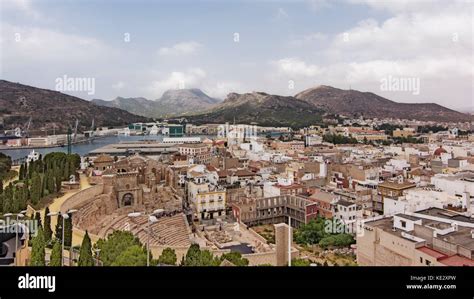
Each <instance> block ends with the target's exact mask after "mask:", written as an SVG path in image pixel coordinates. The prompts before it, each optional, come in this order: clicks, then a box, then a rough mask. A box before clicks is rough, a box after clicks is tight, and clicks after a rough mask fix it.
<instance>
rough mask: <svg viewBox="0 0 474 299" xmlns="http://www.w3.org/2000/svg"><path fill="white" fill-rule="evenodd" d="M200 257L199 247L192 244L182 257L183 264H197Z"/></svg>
mask: <svg viewBox="0 0 474 299" xmlns="http://www.w3.org/2000/svg"><path fill="white" fill-rule="evenodd" d="M200 259H201V249H199V244H192V245H191V246H190V247H189V248H188V251H187V252H186V257H185V258H184V266H199V264H200Z"/></svg>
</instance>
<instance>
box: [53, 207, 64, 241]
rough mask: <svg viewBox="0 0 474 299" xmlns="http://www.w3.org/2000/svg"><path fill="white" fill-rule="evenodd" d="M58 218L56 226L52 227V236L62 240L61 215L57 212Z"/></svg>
mask: <svg viewBox="0 0 474 299" xmlns="http://www.w3.org/2000/svg"><path fill="white" fill-rule="evenodd" d="M57 217H58V220H57V222H56V227H55V229H54V236H55V237H56V239H57V240H60V241H61V242H62V240H63V216H62V215H61V214H59V215H58V216H57Z"/></svg>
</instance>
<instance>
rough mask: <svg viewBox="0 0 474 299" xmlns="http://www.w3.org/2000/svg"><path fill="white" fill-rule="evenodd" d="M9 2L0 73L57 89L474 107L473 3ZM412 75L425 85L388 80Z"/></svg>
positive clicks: (111, 94)
mask: <svg viewBox="0 0 474 299" xmlns="http://www.w3.org/2000/svg"><path fill="white" fill-rule="evenodd" d="M0 3H1V4H0V5H1V21H0V25H1V39H0V50H1V56H0V62H1V78H2V79H6V80H9V81H15V82H20V83H24V84H29V85H33V86H37V87H42V88H49V89H55V85H56V82H55V80H56V78H58V77H63V76H64V75H66V76H68V77H87V78H94V80H95V94H92V95H89V94H88V93H87V91H77V92H67V93H69V94H73V95H76V96H79V97H82V98H85V99H92V98H102V99H112V98H115V97H116V96H124V97H138V96H144V97H147V98H150V99H156V98H158V97H160V96H161V94H162V93H163V92H164V91H165V90H167V89H174V88H180V87H185V88H191V87H197V88H201V89H202V90H203V91H205V92H206V93H208V94H210V95H211V96H215V97H220V98H224V97H225V95H226V94H227V93H228V92H231V91H235V92H251V91H265V92H268V93H274V94H284V95H293V94H295V93H297V92H299V91H301V90H304V89H306V88H309V87H313V86H317V85H332V86H335V87H339V88H343V89H348V88H349V87H351V88H353V89H357V90H361V91H371V92H374V93H377V94H379V95H382V96H385V97H387V98H389V99H392V100H396V101H402V102H436V103H439V104H442V105H445V106H448V107H451V108H469V107H472V106H474V102H473V101H474V100H473V99H474V91H473V88H474V87H473V86H474V57H473V56H474V54H473V53H474V50H473V39H474V37H473V11H474V6H473V2H472V1H438V2H436V1H416V0H396V1H395V0H393V1H383V0H365V1H364V0H360V1H358V0H346V1H343V0H340V1H322V0H319V1H151V0H149V1H132V0H122V1H106V0H102V1H92V0H87V1H86V0H83V1H28V0H1V1H0ZM409 78H413V80H419V81H417V82H419V93H417V92H415V91H414V90H413V89H408V90H396V87H395V88H392V89H391V90H386V89H385V90H384V89H383V88H382V85H381V84H382V83H381V82H383V81H384V80H385V81H387V80H389V81H390V82H392V83H394V82H395V81H397V80H404V79H409ZM410 82H416V81H410ZM395 83H396V82H395Z"/></svg>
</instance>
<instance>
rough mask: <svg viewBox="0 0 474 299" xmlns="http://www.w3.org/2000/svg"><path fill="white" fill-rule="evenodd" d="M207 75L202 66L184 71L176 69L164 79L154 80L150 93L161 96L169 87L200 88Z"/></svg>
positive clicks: (153, 95)
mask: <svg viewBox="0 0 474 299" xmlns="http://www.w3.org/2000/svg"><path fill="white" fill-rule="evenodd" d="M206 76H207V75H206V72H205V71H203V70H202V69H200V68H190V69H188V70H186V71H184V72H182V71H174V72H171V73H170V74H169V75H167V76H166V77H165V78H163V79H160V80H156V81H153V82H152V83H151V86H150V87H149V93H150V94H151V96H152V97H160V96H161V95H162V94H163V92H165V91H167V90H169V89H184V88H199V87H200V86H201V85H202V83H203V82H204V79H205V78H206Z"/></svg>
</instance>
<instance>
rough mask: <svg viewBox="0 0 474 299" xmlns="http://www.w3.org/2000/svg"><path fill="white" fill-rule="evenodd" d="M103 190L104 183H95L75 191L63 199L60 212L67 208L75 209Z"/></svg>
mask: <svg viewBox="0 0 474 299" xmlns="http://www.w3.org/2000/svg"><path fill="white" fill-rule="evenodd" d="M103 190H104V185H95V186H91V187H89V188H87V189H84V190H81V191H79V192H77V193H76V194H74V195H72V196H71V197H69V198H68V199H66V201H64V203H63V204H62V205H61V212H63V213H64V212H66V211H67V210H70V209H76V208H78V207H80V206H82V205H83V204H85V203H87V202H88V201H90V200H91V199H93V198H94V197H95V196H97V195H99V194H102V192H103Z"/></svg>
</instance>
